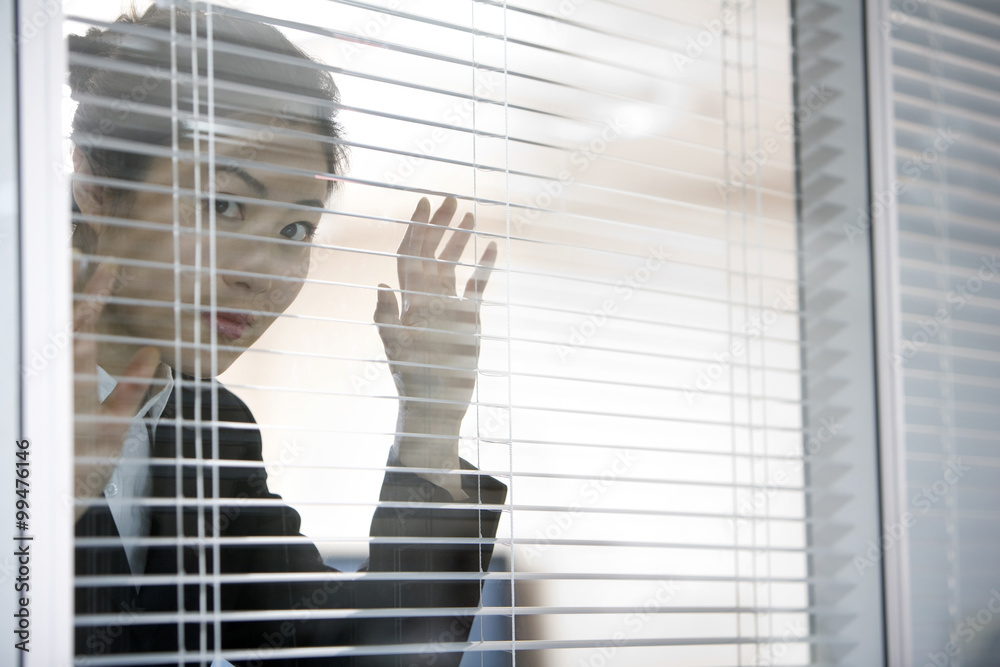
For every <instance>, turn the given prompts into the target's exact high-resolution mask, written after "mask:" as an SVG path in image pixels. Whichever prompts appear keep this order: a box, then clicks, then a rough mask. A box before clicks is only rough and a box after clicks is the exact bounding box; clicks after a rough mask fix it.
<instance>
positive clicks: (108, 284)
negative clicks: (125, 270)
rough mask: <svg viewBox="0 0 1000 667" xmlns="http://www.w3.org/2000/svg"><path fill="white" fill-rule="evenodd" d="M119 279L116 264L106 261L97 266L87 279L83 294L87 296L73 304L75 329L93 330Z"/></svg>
mask: <svg viewBox="0 0 1000 667" xmlns="http://www.w3.org/2000/svg"><path fill="white" fill-rule="evenodd" d="M116 280H118V267H117V266H115V265H114V264H108V263H104V264H101V265H99V266H98V267H97V269H96V270H95V271H94V275H93V276H91V277H90V280H88V281H87V285H86V286H85V287H84V288H83V291H82V292H81V294H83V295H84V296H85V297H98V298H96V299H94V298H86V299H84V300H81V301H79V302H78V303H76V304H75V305H74V306H73V329H74V330H75V331H88V332H89V331H93V330H94V327H95V326H96V324H97V318H98V317H99V316H100V314H101V311H102V310H104V304H105V303H107V297H108V296H109V295H110V294H111V292H112V290H113V285H114V283H115V281H116Z"/></svg>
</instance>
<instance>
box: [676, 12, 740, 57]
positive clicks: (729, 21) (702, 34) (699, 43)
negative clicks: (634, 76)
mask: <svg viewBox="0 0 1000 667" xmlns="http://www.w3.org/2000/svg"><path fill="white" fill-rule="evenodd" d="M752 4H753V2H752V0H737V1H736V2H733V3H729V4H728V5H725V8H724V9H723V10H722V14H721V15H720V16H719V17H718V18H714V19H705V20H704V21H702V23H701V24H702V26H703V29H702V30H701V31H699V32H698V34H697V35H695V36H694V37H688V41H687V44H686V45H685V47H684V52H683V53H675V54H674V55H673V61H674V67H676V68H677V71H678V72H683V71H684V68H685V67H687V66H688V65H690V64H691V63H693V62H694V61H695V60H697V59H698V58H701V57H702V56H703V55H705V51H707V50H708V49H709V48H711V47H712V45H713V44H715V43H716V42H717V41H718V40H719V39H720V38H721V37H722V36H723V35H724V34H726V33H727V32H729V28H730V27H731V26H733V25H734V24H735V23H736V19H737V16H738V15H737V12H738V11H742V10H744V9H748V8H749V7H750V6H751V5H752Z"/></svg>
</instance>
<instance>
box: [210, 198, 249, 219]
mask: <svg viewBox="0 0 1000 667" xmlns="http://www.w3.org/2000/svg"><path fill="white" fill-rule="evenodd" d="M215 214H216V215H219V216H222V217H224V218H242V217H243V205H242V204H238V203H236V202H234V201H233V200H232V199H219V198H218V197H216V199H215Z"/></svg>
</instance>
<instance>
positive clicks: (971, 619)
mask: <svg viewBox="0 0 1000 667" xmlns="http://www.w3.org/2000/svg"><path fill="white" fill-rule="evenodd" d="M990 593H991V594H992V595H991V596H990V599H989V600H988V601H987V602H986V604H985V605H983V607H982V608H981V609H979V610H978V611H977V612H976V613H975V614H966V616H965V618H963V619H962V620H961V621H960V622H959V623H958V625H957V626H955V630H954V631H953V632H952V633H951V636H952V640H951V641H949V642H948V643H947V644H945V645H944V650H943V651H936V652H933V653H928V654H927V662H925V663H924V665H923V667H951V665H953V664H955V662H954V661H955V660H956V659H957V658H958V657H959V656H960V655H962V652H963V647H964V648H965V649H967V648H968V647H969V646H970V645H971V644H972V641H973V640H974V639H975V638H976V637H977V636H978V635H979V633H981V632H983V631H984V630H986V629H987V628H988V627H989V626H990V624H992V623H993V619H994V618H996V617H997V616H1000V590H997V589H996V588H994V589H992V590H990ZM956 638H957V639H961V640H962V643H961V644H960V643H959V642H958V641H956ZM973 653H974V654H975V653H976V651H975V650H973ZM976 657H980V658H987V657H988V658H991V659H996V657H997V656H995V655H993V656H986V655H983V656H976ZM962 664H965V661H964V660H963V661H962ZM975 664H977V665H986V664H988V663H987V662H986V660H985V659H984V660H982V662H979V661H975Z"/></svg>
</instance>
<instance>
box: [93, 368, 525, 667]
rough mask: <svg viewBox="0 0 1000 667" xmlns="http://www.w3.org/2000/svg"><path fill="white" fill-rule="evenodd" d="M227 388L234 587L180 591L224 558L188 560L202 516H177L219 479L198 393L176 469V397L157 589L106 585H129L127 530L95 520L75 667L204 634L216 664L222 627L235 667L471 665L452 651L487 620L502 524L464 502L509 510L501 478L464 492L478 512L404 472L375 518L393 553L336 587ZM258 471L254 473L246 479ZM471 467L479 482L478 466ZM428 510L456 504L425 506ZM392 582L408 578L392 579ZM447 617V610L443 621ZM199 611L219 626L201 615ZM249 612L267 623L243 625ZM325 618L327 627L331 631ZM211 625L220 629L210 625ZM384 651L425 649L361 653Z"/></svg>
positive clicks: (186, 391) (167, 442)
mask: <svg viewBox="0 0 1000 667" xmlns="http://www.w3.org/2000/svg"><path fill="white" fill-rule="evenodd" d="M178 384H180V383H178ZM216 386H217V387H218V405H219V407H218V415H219V420H220V421H222V422H227V423H226V424H224V425H220V427H219V437H218V443H219V451H218V460H219V461H239V462H240V463H241V465H239V466H233V465H221V466H219V471H218V479H219V497H221V498H224V499H232V501H231V502H228V501H227V502H226V503H225V504H223V505H222V506H220V509H219V513H218V517H219V521H218V532H219V535H220V537H221V538H223V541H222V543H221V544H220V546H219V566H220V571H221V573H222V577H221V583H220V584H218V585H216V584H215V583H214V582H212V581H207V582H206V584H205V585H204V586H200V585H199V583H198V582H197V580H195V581H193V582H190V583H188V582H185V583H184V585H181V584H180V582H179V578H180V577H179V572H181V571H183V572H184V573H186V575H188V576H195V577H196V576H197V574H198V572H199V571H200V570H199V568H203V569H202V570H201V571H204V572H208V573H212V572H213V571H214V570H213V568H214V565H213V563H214V558H215V553H214V551H215V548H214V547H212V546H203V547H199V546H198V545H197V544H195V543H187V544H183V545H182V546H180V547H178V539H177V538H178V537H186V538H196V537H197V535H198V511H199V510H198V508H197V507H194V506H191V507H189V506H187V505H186V504H184V503H178V502H177V499H178V498H184V499H196V498H197V497H198V495H197V488H196V484H197V475H198V470H199V467H200V468H201V470H202V479H203V489H204V490H203V494H204V496H203V497H205V498H211V497H213V488H212V466H211V465H203V466H199V465H198V464H197V459H198V458H199V457H198V456H197V452H196V451H195V448H196V437H195V435H196V434H195V428H194V426H193V425H192V423H191V422H192V421H193V417H194V403H195V401H194V397H195V392H194V390H193V389H191V388H190V387H188V386H185V387H184V388H183V389H182V390H181V400H182V405H183V410H184V413H183V419H184V420H185V422H184V423H186V425H185V426H182V434H181V442H182V446H183V452H182V456H183V458H184V459H185V460H186V461H187V460H191V462H190V463H184V464H182V465H181V466H176V465H175V461H174V459H175V450H176V448H177V439H176V430H175V423H174V406H175V399H176V397H175V394H171V396H170V400H169V402H168V403H167V408H166V409H165V410H164V413H163V417H164V418H163V419H162V420H161V421H160V423H159V425H158V427H157V430H156V438H155V440H154V441H153V442H152V453H153V457H154V459H156V458H160V459H164V458H169V459H171V460H170V461H169V462H167V461H154V462H153V464H152V465H151V467H150V472H151V477H152V491H151V497H152V498H153V499H163V503H162V504H161V505H158V506H154V507H152V508H151V509H150V520H151V526H150V537H151V538H160V539H162V544H154V545H151V546H150V547H149V549H148V552H147V559H146V571H145V575H146V576H147V577H154V576H157V575H159V576H158V577H157V578H156V579H150V580H149V582H148V583H147V582H146V581H144V582H143V583H142V584H141V588H140V589H139V590H138V591H136V588H135V586H134V585H133V584H126V585H124V586H121V585H113V586H105V585H102V583H101V578H102V577H104V576H108V575H111V576H120V575H128V574H130V569H129V564H128V560H127V558H126V556H125V551H124V549H123V548H122V545H121V541H120V537H119V535H118V531H117V529H116V527H115V522H114V519H113V517H112V515H111V512H110V510H109V508H108V506H107V504H106V503H102V504H99V505H96V506H94V507H91V508H90V509H89V510H88V511H87V512H86V513H85V514H84V515H83V516H82V517H80V520H79V521H77V523H76V537H77V541H76V549H75V554H76V575H77V583H76V586H75V592H76V599H75V610H76V629H75V634H76V638H75V643H76V654H77V655H78V656H90V657H91V658H92V659H93V660H92V661H91V662H90V663H89V664H100V659H99V658H98V656H101V655H111V654H121V653H140V652H141V653H148V652H160V651H166V652H176V651H177V650H178V647H179V645H180V643H181V641H182V640H181V638H182V637H183V643H184V645H185V648H186V650H198V647H199V645H200V642H201V641H202V639H201V637H202V634H204V641H205V642H206V643H205V646H206V647H207V648H208V649H209V650H211V649H212V647H213V646H214V636H215V632H216V627H215V624H214V622H213V621H214V619H215V618H220V619H221V623H220V633H221V637H222V646H223V648H224V649H226V650H244V651H245V652H246V653H245V654H244V655H243V656H241V657H233V658H230V661H231V662H232V663H233V664H234V665H239V666H246V667H265V666H266V667H279V666H280V667H293V666H294V667H306V666H309V667H313V666H316V667H318V666H320V665H322V666H324V667H326V666H332V665H401V666H403V667H409V666H410V665H418V666H420V667H424V666H425V665H426V666H430V665H435V667H437V666H440V665H457V664H458V662H459V661H460V660H461V653H460V652H458V651H456V650H455V649H454V647H453V646H452V647H451V650H452V652H447V651H449V646H448V645H449V644H453V643H454V642H464V641H466V640H467V638H468V634H469V629H470V627H471V625H472V617H471V616H470V614H471V613H472V612H474V611H475V608H476V607H478V606H479V597H480V591H481V581H480V580H479V578H477V577H475V576H471V577H470V574H472V575H474V574H475V573H479V572H485V571H486V570H487V568H488V567H489V562H490V557H491V555H492V544H491V543H490V540H491V539H492V538H493V537H495V535H496V529H497V524H498V522H499V515H500V513H499V511H497V510H484V509H476V508H475V507H471V508H470V507H463V503H471V504H478V503H484V504H490V505H501V504H503V502H504V499H505V498H506V487H505V486H504V485H503V484H501V483H500V482H498V481H497V480H495V479H493V478H491V477H487V476H480V475H478V474H476V473H474V472H470V473H469V474H466V475H463V478H462V485H463V489H464V490H465V491H466V493H467V494H468V495H469V500H467V501H463V502H456V501H454V500H452V498H451V496H450V494H448V493H447V492H446V491H444V490H443V489H441V488H440V487H438V486H436V485H434V484H432V483H430V482H428V481H426V480H424V479H422V478H420V477H419V476H417V475H415V474H413V473H409V472H406V471H405V470H404V469H402V468H400V470H399V471H398V472H397V471H394V470H392V471H389V472H387V473H386V475H385V479H384V482H383V485H382V492H381V500H382V502H383V504H381V505H379V507H378V508H377V509H376V510H375V514H374V517H373V519H372V524H371V531H370V535H371V537H373V538H383V539H384V540H385V541H381V540H374V541H372V543H371V547H370V554H369V561H368V564H367V572H368V574H361V575H358V576H357V577H355V578H352V579H346V580H345V579H343V578H341V579H335V578H331V576H330V575H331V573H335V572H336V570H333V569H332V568H329V567H327V566H325V565H324V564H323V561H322V559H321V557H320V554H319V551H318V550H317V549H316V547H315V545H313V544H312V543H311V542H309V541H308V540H307V539H306V538H304V537H303V536H302V535H301V534H300V533H299V515H298V513H297V512H295V511H294V510H292V509H291V508H290V507H288V506H286V505H284V504H283V503H282V502H281V498H280V497H279V496H277V495H275V494H272V493H270V492H269V491H268V489H267V474H266V473H265V471H264V467H263V463H262V459H261V438H260V431H259V430H258V429H257V427H256V426H255V421H254V419H253V415H252V414H251V413H250V410H249V409H248V408H247V406H246V405H245V404H244V403H243V402H242V401H241V400H240V399H239V398H237V397H236V396H235V395H234V394H232V393H231V392H229V391H228V390H226V389H225V388H224V387H222V386H221V385H216ZM174 391H175V392H176V391H177V385H175V389H174ZM201 391H202V401H201V407H202V410H201V413H202V420H203V422H202V423H204V422H208V423H211V400H212V399H211V392H210V390H209V389H208V388H207V387H206V388H204V389H202V390H201ZM202 443H203V447H204V449H205V451H204V453H203V457H202V459H203V460H204V461H205V462H206V463H208V462H209V461H210V460H211V458H212V452H211V446H212V444H211V443H212V433H211V428H210V427H208V426H202ZM245 462H250V463H251V464H255V465H250V466H247V465H246V463H245ZM462 467H463V468H465V469H468V470H470V471H474V468H472V466H470V465H469V464H467V463H466V462H465V461H463V462H462ZM178 468H179V469H178ZM178 480H179V481H180V484H181V488H180V490H178V488H177V483H178ZM424 503H447V504H448V505H447V506H443V507H433V508H426V507H421V506H420V505H421V504H424ZM195 504H196V503H192V505H195ZM201 512H202V513H203V516H204V534H205V535H208V536H211V535H212V534H213V530H212V520H213V518H212V517H213V514H212V511H211V509H210V508H208V509H206V508H204V507H203V508H201ZM393 537H401V538H426V537H431V538H449V537H454V538H459V541H456V542H454V543H449V542H447V541H446V540H445V541H443V542H442V541H441V540H436V541H437V542H439V543H435V544H427V543H425V541H422V540H419V539H418V540H413V541H412V542H407V541H400V542H394V541H392V540H391V539H385V538H393ZM480 537H481V538H485V539H484V540H483V541H482V543H475V542H471V541H470V540H468V538H473V539H475V538H480ZM230 538H231V539H230ZM276 538H277V539H276ZM462 540H466V542H465V543H463V541H462ZM363 569H364V568H363ZM426 572H437V573H440V575H441V576H440V577H439V578H434V579H421V578H419V577H420V576H422V575H420V574H417V575H415V576H411V577H408V576H407V575H406V574H405V573H426ZM257 573H260V574H265V575H271V576H265V577H260V580H257V579H256V578H250V577H245V576H240V575H252V574H257ZM289 573H295V574H291V575H290V574H289ZM379 573H401V574H400V575H399V576H398V577H392V576H390V577H385V576H380V575H379ZM303 574H305V575H306V576H304V577H303V576H302V575H303ZM283 575H284V576H283ZM309 575H315V576H309ZM216 596H218V598H219V600H218V604H219V609H220V610H221V612H222V613H221V614H219V615H216V614H214V613H213V610H214V609H215V605H216ZM179 603H181V604H183V610H184V611H185V612H189V615H188V616H186V617H185V618H183V620H179V619H178V608H179ZM441 607H443V608H448V609H441V610H439V611H436V610H435V609H433V608H441ZM456 607H458V608H461V609H459V610H455V609H454V608H456ZM412 608H427V611H426V612H424V613H418V614H414V613H412V612H411V613H407V614H401V615H400V616H398V617H397V616H394V615H392V614H388V615H385V614H383V615H382V616H381V617H379V615H378V612H374V614H375V615H369V616H366V615H365V611H364V610H378V609H412ZM200 609H204V610H207V613H200V612H199V610H200ZM338 610H361V611H360V612H358V611H355V612H353V613H352V614H349V615H348V614H347V613H345V612H340V613H339V616H338V613H337V612H338ZM239 612H260V613H258V614H257V615H256V616H254V615H252V614H243V616H242V617H234V616H233V614H234V613H239ZM268 612H270V613H268ZM324 613H326V614H327V617H326V618H322V615H323V614H324ZM369 613H372V612H369ZM199 617H200V618H202V619H208V622H207V623H205V624H203V625H202V624H199ZM373 644H378V645H383V646H384V645H387V644H415V645H418V646H417V647H410V649H409V650H410V651H411V652H407V653H403V654H397V655H383V656H364V655H361V654H360V653H363V651H364V649H363V647H364V646H365V645H373ZM338 646H339V647H349V646H355V647H362V648H360V649H359V648H355V649H348V654H345V655H339V656H338V655H335V650H336V649H333V650H329V651H321V652H320V653H321V655H322V657H308V656H301V655H296V654H295V653H296V652H293V653H291V654H285V655H282V654H281V653H280V651H281V650H284V649H296V648H298V649H303V648H309V647H338ZM342 650H343V649H342ZM400 650H405V649H404V648H403V647H401V648H400ZM441 651H445V652H444V653H441ZM164 658H165V659H164V661H163V664H164V665H176V664H179V662H180V661H179V660H178V659H177V658H176V657H174V656H164ZM184 664H198V663H197V662H191V663H187V662H185V663H184Z"/></svg>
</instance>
